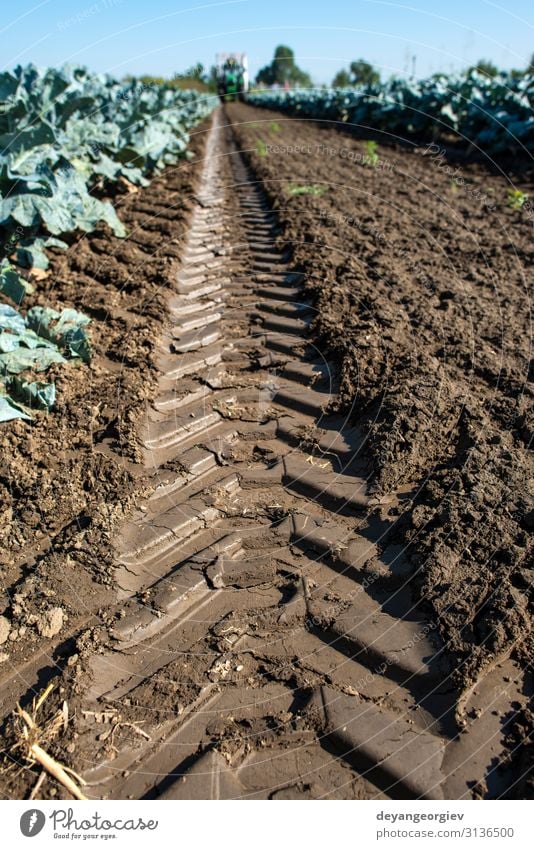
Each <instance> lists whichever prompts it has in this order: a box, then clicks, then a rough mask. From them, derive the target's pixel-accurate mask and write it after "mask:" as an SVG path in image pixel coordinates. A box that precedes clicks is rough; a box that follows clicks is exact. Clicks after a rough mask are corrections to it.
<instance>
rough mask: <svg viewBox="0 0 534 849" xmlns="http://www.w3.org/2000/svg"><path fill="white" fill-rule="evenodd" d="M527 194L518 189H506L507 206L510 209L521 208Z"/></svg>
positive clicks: (526, 198)
mask: <svg viewBox="0 0 534 849" xmlns="http://www.w3.org/2000/svg"><path fill="white" fill-rule="evenodd" d="M528 198H529V196H528V195H527V193H526V192H522V191H520V190H519V189H508V206H509V207H511V208H512V209H522V207H523V206H524V205H525V203H526V202H527V200H528Z"/></svg>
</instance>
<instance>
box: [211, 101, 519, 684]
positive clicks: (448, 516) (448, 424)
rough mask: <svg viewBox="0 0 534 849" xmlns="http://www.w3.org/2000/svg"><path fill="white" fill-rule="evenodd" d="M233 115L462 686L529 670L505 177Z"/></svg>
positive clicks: (264, 117) (510, 222)
mask: <svg viewBox="0 0 534 849" xmlns="http://www.w3.org/2000/svg"><path fill="white" fill-rule="evenodd" d="M228 115H229V119H230V120H231V121H232V123H233V127H234V130H235V133H236V135H237V138H238V140H239V145H240V147H241V149H242V150H243V151H244V152H245V155H246V157H247V159H248V161H249V162H250V163H251V165H252V167H253V169H254V171H255V172H256V173H257V175H258V177H259V178H260V179H261V181H262V184H263V185H264V187H265V189H266V191H267V193H268V194H269V196H270V198H271V200H272V202H273V204H274V207H275V209H276V211H277V214H278V216H279V219H280V222H281V225H282V228H281V233H280V237H279V239H280V244H287V245H289V246H290V247H291V250H292V251H293V255H294V260H295V262H296V263H297V265H298V267H299V268H301V269H302V270H303V271H304V272H305V274H306V281H307V288H308V291H309V292H310V294H312V295H313V298H314V305H315V308H316V316H315V321H314V324H313V330H312V332H313V335H314V337H315V339H316V340H317V343H318V344H319V346H320V347H321V349H322V350H323V351H324V353H325V354H326V355H327V356H332V357H334V358H335V360H336V361H337V363H338V365H339V368H340V372H341V375H340V378H341V383H340V396H339V405H340V407H341V408H342V409H344V410H352V414H353V417H354V420H355V421H357V422H358V423H360V424H362V425H364V426H365V428H366V429H367V433H368V445H369V449H370V453H371V457H372V460H373V464H374V485H375V489H376V491H377V492H378V493H380V494H382V495H384V496H387V493H388V492H389V491H391V490H392V489H394V488H395V487H399V486H406V487H408V488H410V490H411V497H410V499H409V500H408V502H407V503H406V504H405V505H404V507H403V509H402V511H401V512H400V515H399V518H398V523H397V539H398V541H399V542H400V543H402V544H403V545H404V546H406V549H407V551H408V553H409V554H410V556H411V559H412V562H415V563H416V564H417V566H418V584H419V593H420V597H421V598H422V599H423V600H424V601H425V603H426V605H427V609H428V610H429V611H430V615H431V617H432V618H433V619H434V620H435V622H436V623H437V625H438V628H439V631H440V633H441V635H442V637H443V638H444V639H445V640H446V642H447V645H448V647H449V649H450V651H451V652H452V653H453V656H454V657H455V658H456V661H457V663H458V674H459V675H460V676H461V677H463V679H464V680H468V679H469V678H471V677H473V676H476V674H477V670H479V669H480V668H481V667H482V666H483V665H484V664H485V663H487V662H488V661H489V660H491V659H492V658H495V657H498V656H499V655H500V654H501V653H503V654H505V655H506V654H507V653H508V652H509V651H510V650H511V649H512V648H513V647H515V648H516V650H517V652H519V653H520V654H522V655H523V657H524V659H525V661H526V659H527V658H528V656H529V653H531V648H532V641H531V637H530V636H529V634H530V624H531V613H532V610H531V609H530V610H529V603H530V601H529V599H530V592H531V587H532V575H533V570H532V559H531V557H532V549H531V548H530V542H529V540H530V539H531V538H530V534H531V531H532V528H533V523H534V512H533V509H532V508H533V502H532V471H533V463H532V455H531V453H530V449H531V447H532V421H533V420H532V398H533V388H532V371H531V368H532V360H531V336H532V333H531V306H530V300H529V298H530V295H529V289H528V278H527V275H528V271H529V268H530V267H531V265H532V259H533V256H534V243H533V240H532V235H533V221H532V220H531V219H530V218H529V216H528V214H527V213H526V212H525V211H524V210H523V211H522V210H520V209H513V208H512V207H511V206H510V205H509V204H510V201H509V196H508V191H509V189H510V188H512V183H511V180H509V179H508V178H507V177H506V175H503V176H495V174H490V173H488V171H486V170H484V169H483V168H481V166H480V165H473V166H468V165H465V166H464V167H463V168H459V167H458V166H457V165H456V164H455V165H448V163H447V162H446V160H444V159H443V158H440V157H439V156H437V155H436V154H435V152H434V151H433V150H430V151H429V150H425V148H422V149H417V150H415V151H414V152H412V153H409V152H408V151H406V150H405V149H402V150H401V149H398V148H395V147H391V146H388V147H386V146H383V145H381V146H379V147H378V148H377V149H376V150H373V148H372V147H371V148H369V146H368V145H366V143H365V142H363V141H358V140H356V139H355V138H352V137H351V136H350V135H349V134H347V133H340V132H337V131H335V130H332V129H327V128H323V127H319V126H318V125H316V124H314V122H311V121H296V120H292V119H288V118H287V117H285V116H282V115H280V114H277V113H272V112H269V111H267V110H262V109H253V108H251V107H247V106H244V105H237V104H235V105H234V104H232V105H230V106H229V107H228ZM513 188H521V189H522V190H524V191H527V192H530V194H532V188H533V184H532V181H530V182H529V180H528V178H527V177H525V179H524V182H523V183H521V184H520V185H519V186H518V185H517V184H514V186H513Z"/></svg>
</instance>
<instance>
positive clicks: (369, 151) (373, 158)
mask: <svg viewBox="0 0 534 849" xmlns="http://www.w3.org/2000/svg"><path fill="white" fill-rule="evenodd" d="M377 150H378V144H377V143H376V142H375V141H368V142H365V156H364V157H363V164H364V165H371V167H372V168H374V167H375V165H378V153H377V152H376V151H377Z"/></svg>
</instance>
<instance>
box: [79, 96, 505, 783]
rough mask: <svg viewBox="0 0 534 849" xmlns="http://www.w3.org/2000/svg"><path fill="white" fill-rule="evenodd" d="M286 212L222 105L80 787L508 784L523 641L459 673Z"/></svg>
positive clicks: (147, 430) (163, 352) (177, 299)
mask: <svg viewBox="0 0 534 849" xmlns="http://www.w3.org/2000/svg"><path fill="white" fill-rule="evenodd" d="M276 233H277V220H276V216H275V214H274V213H273V211H272V209H271V208H270V207H269V204H268V202H267V198H266V196H265V195H264V194H263V192H262V189H261V186H260V185H258V183H257V182H256V181H255V179H254V177H253V175H252V174H251V172H250V171H249V169H248V167H247V165H246V163H245V161H244V159H243V158H242V156H241V154H240V153H239V152H238V150H237V148H236V146H235V143H234V141H233V136H232V130H231V127H229V126H226V125H225V121H224V114H223V113H222V112H221V111H219V112H217V113H216V115H215V118H214V124H213V127H212V130H211V132H210V136H209V139H208V142H207V151H206V160H205V165H204V170H203V175H202V182H201V187H200V190H199V192H198V196H197V203H196V208H195V211H194V212H193V214H192V219H191V226H190V233H189V239H188V242H187V245H186V248H185V251H184V253H183V259H182V266H181V270H180V272H179V275H178V278H177V281H176V286H175V293H174V295H173V296H172V297H171V299H170V302H169V310H170V321H169V325H168V327H167V328H165V331H164V333H162V336H161V339H160V348H159V350H160V355H159V357H160V359H159V369H160V379H159V394H158V396H157V398H156V399H155V401H154V403H153V404H152V405H151V406H150V408H149V409H148V411H147V416H146V421H145V424H144V432H143V443H144V450H145V465H146V467H147V468H148V469H150V470H151V472H152V474H153V484H154V486H153V492H152V494H151V495H150V496H149V497H148V498H147V499H146V500H145V501H144V502H143V503H141V504H139V509H138V511H137V513H136V514H135V515H133V516H132V517H131V520H130V521H129V522H128V523H127V524H126V525H125V526H124V527H123V529H122V533H121V535H120V538H119V539H118V540H117V569H116V583H117V587H118V593H117V600H116V605H115V607H114V608H113V609H112V610H111V611H110V615H109V616H108V621H110V620H112V624H111V626H110V642H109V648H108V649H107V650H104V651H102V652H100V653H95V655H94V656H93V658H92V660H91V668H92V673H93V681H92V684H91V687H90V690H89V691H88V692H87V693H86V696H85V699H84V710H83V711H82V717H83V719H82V720H81V722H80V736H81V738H82V739H83V740H84V742H85V746H84V751H88V750H89V751H91V752H92V753H93V757H92V759H91V760H89V759H88V758H87V759H86V762H84V763H81V764H80V763H78V768H79V770H80V772H81V773H82V774H83V776H84V779H85V780H86V781H87V786H86V787H85V792H86V793H87V795H89V796H91V797H93V798H163V799H194V798H213V799H223V798H255V799H258V798H262V799H263V798H273V799H277V798H302V799H304V798H386V799H387V798H401V799H404V798H406V799H409V798H431V799H440V798H462V797H463V796H466V797H467V796H468V795H469V794H470V790H471V788H472V787H473V786H474V785H476V784H477V783H478V782H480V781H481V780H482V779H485V780H486V782H487V784H488V785H490V784H491V782H492V781H493V783H494V784H495V785H499V786H501V784H502V783H503V782H504V783H505V782H506V780H507V779H506V776H505V775H502V774H501V772H498V771H497V769H496V767H495V764H496V763H497V762H498V760H499V755H500V753H501V751H502V748H503V733H504V729H503V726H502V721H500V720H499V718H498V716H499V715H501V716H502V714H503V712H504V713H506V708H507V707H508V706H509V705H511V704H512V702H513V699H514V698H515V697H516V689H515V688H516V687H517V685H516V684H515V683H514V681H515V679H516V671H515V668H514V666H513V663H512V661H510V660H509V659H503V660H502V663H501V665H500V666H499V667H497V666H496V667H495V669H494V670H490V671H488V674H487V675H486V677H485V678H484V679H483V681H482V682H480V685H479V686H477V688H476V689H475V690H474V691H473V692H470V693H469V694H460V693H458V692H457V691H455V689H454V687H453V684H452V673H453V670H452V668H451V667H450V664H449V662H448V659H447V653H446V650H445V647H444V646H443V645H441V644H440V642H439V640H438V638H437V636H436V628H435V624H434V623H432V622H430V621H428V620H427V619H425V616H424V613H423V612H422V611H421V610H420V609H419V608H418V607H417V605H416V603H415V601H414V597H413V595H412V590H411V579H412V577H413V567H412V566H411V564H410V563H409V562H408V560H407V559H406V557H405V556H404V554H403V551H402V549H400V547H399V546H396V545H395V542H394V525H395V519H394V512H395V511H394V509H392V508H394V507H395V505H396V504H399V503H400V502H402V500H403V499H404V498H407V497H409V492H408V491H403V492H400V491H399V492H396V493H391V494H390V495H389V496H388V499H387V501H386V500H384V501H383V502H380V501H379V500H378V499H377V498H374V497H373V495H372V493H370V491H369V486H368V475H369V464H368V458H367V456H366V445H365V436H364V434H363V433H362V432H360V431H359V429H358V428H357V427H355V426H354V425H353V424H351V418H350V417H348V416H341V415H339V414H335V413H331V412H330V404H331V401H332V400H333V399H334V398H335V395H336V371H335V367H334V366H333V365H332V364H331V363H329V362H328V360H327V359H325V358H324V356H323V354H322V353H321V351H320V350H319V349H317V348H316V347H314V345H313V344H312V341H311V337H310V334H309V329H310V326H311V323H312V321H313V317H314V310H313V307H312V305H311V304H310V303H309V302H308V301H307V300H306V298H305V296H304V294H303V284H304V280H303V276H302V275H301V274H300V273H299V272H298V270H296V269H294V268H293V267H292V264H291V256H290V255H289V254H285V253H283V252H281V251H279V250H278V249H277V248H276V246H275V242H276ZM352 418H354V416H353V417H352ZM503 667H507V668H508V672H509V678H510V681H511V682H512V683H510V686H509V688H508V689H506V687H505V688H504V689H503V687H502V686H501V683H502V680H503V675H504V674H505V672H506V669H504V670H503ZM492 676H493V677H492ZM462 696H463V697H462Z"/></svg>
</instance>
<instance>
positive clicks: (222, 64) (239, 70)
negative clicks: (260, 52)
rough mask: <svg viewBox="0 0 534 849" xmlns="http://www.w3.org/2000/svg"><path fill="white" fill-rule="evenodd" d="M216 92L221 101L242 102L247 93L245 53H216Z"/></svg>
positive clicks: (246, 60)
mask: <svg viewBox="0 0 534 849" xmlns="http://www.w3.org/2000/svg"><path fill="white" fill-rule="evenodd" d="M216 67H217V92H218V94H219V97H220V98H221V100H244V99H245V94H246V93H247V91H248V57H247V54H246V53H218V54H217V56H216Z"/></svg>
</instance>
